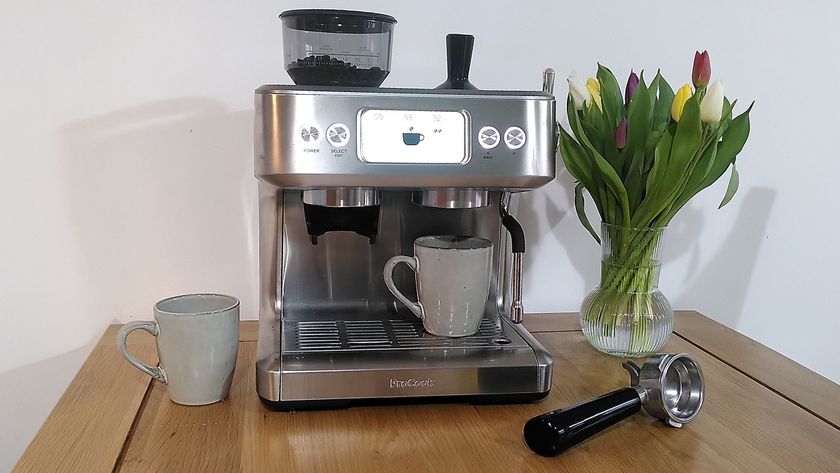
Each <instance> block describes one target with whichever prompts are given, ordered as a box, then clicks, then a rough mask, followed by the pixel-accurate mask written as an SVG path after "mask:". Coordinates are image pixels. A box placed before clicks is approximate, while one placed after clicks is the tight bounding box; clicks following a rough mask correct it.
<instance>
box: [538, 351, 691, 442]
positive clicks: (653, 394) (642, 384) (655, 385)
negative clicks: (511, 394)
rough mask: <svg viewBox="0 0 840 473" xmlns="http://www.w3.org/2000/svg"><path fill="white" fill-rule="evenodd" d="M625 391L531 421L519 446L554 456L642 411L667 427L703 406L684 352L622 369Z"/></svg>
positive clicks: (628, 363)
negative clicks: (627, 376)
mask: <svg viewBox="0 0 840 473" xmlns="http://www.w3.org/2000/svg"><path fill="white" fill-rule="evenodd" d="M621 366H623V367H624V368H625V369H626V370H627V371H628V372H629V373H630V384H631V387H629V388H623V389H619V390H617V391H613V392H611V393H608V394H604V395H603V396H599V397H596V398H594V399H590V400H588V401H584V402H582V403H580V404H576V405H573V406H571V407H567V408H563V409H557V410H554V411H551V412H547V413H545V414H542V415H540V416H537V417H534V418H533V419H531V420H529V421H528V422H527V423H526V424H525V432H524V433H525V442H526V443H527V444H528V446H529V447H530V448H531V450H533V451H534V452H536V453H539V454H540V455H543V456H555V455H558V454H560V453H562V452H563V451H565V450H567V449H569V448H571V447H574V446H575V445H577V444H578V443H580V442H582V441H584V440H586V439H587V438H589V437H591V436H593V435H595V434H596V433H598V432H600V431H602V430H604V429H606V428H607V427H610V426H612V425H614V424H616V423H618V422H619V421H621V420H623V419H626V418H627V417H630V416H631V415H633V414H635V413H637V412H639V410H641V409H644V411H645V413H646V414H647V415H649V416H651V417H653V418H656V419H659V420H661V421H663V422H664V423H665V424H666V425H669V426H671V427H677V428H679V427H682V426H683V424H686V423H688V422H691V421H692V420H694V418H695V417H696V416H697V413H698V412H699V411H700V407H701V406H702V405H703V392H704V388H705V386H704V381H703V372H702V371H701V370H700V365H698V364H697V361H695V360H694V358H692V357H691V356H690V355H687V354H685V353H676V354H675V353H663V354H657V355H654V356H652V357H650V358H648V359H647V360H646V361H645V363H644V364H643V365H642V366H641V367H639V366H638V365H636V364H635V363H633V362H632V361H625V362H624V363H622V365H621Z"/></svg>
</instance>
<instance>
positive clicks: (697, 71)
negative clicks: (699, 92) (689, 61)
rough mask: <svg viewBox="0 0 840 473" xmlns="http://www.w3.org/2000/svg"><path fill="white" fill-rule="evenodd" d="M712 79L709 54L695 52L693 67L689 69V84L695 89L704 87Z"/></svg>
mask: <svg viewBox="0 0 840 473" xmlns="http://www.w3.org/2000/svg"><path fill="white" fill-rule="evenodd" d="M711 77H712V64H711V62H709V53H708V52H706V51H703V52H702V53H701V52H700V51H697V52H695V53H694V67H693V68H692V69H691V82H693V83H694V87H695V88H698V89H699V88H701V87H706V86H707V85H709V79H710V78H711Z"/></svg>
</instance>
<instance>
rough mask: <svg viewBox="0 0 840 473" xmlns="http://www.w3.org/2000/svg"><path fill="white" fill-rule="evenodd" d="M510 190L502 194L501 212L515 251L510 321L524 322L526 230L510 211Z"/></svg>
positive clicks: (511, 246)
mask: <svg viewBox="0 0 840 473" xmlns="http://www.w3.org/2000/svg"><path fill="white" fill-rule="evenodd" d="M510 196H511V195H510V192H505V193H503V194H502V200H501V203H500V205H499V212H500V213H501V215H502V225H504V227H505V228H506V229H507V231H508V233H509V234H510V249H511V252H512V253H513V275H512V276H513V282H512V286H513V287H512V291H511V292H512V293H513V295H512V299H513V300H512V301H511V304H510V321H511V322H513V323H515V324H521V323H522V316H523V313H524V310H523V308H522V255H523V254H524V253H525V231H524V230H522V225H520V224H519V222H518V221H517V220H516V219H515V218H514V217H513V215H511V214H510V213H509V210H510Z"/></svg>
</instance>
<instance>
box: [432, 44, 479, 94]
mask: <svg viewBox="0 0 840 473" xmlns="http://www.w3.org/2000/svg"><path fill="white" fill-rule="evenodd" d="M474 42H475V37H474V36H473V35H469V34H453V33H450V34H448V35H446V73H447V77H446V82H444V83H443V84H440V85H439V86H437V87H436V88H437V89H468V90H476V86H474V85H472V84H471V83H470V81H469V76H470V63H471V62H472V51H473V43H474Z"/></svg>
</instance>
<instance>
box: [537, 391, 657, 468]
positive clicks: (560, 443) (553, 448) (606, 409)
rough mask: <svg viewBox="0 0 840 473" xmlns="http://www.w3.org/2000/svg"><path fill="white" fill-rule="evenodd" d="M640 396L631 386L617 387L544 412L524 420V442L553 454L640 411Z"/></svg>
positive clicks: (547, 454)
mask: <svg viewBox="0 0 840 473" xmlns="http://www.w3.org/2000/svg"><path fill="white" fill-rule="evenodd" d="M641 408H642V399H641V397H639V393H638V392H637V391H636V390H635V389H633V388H624V389H619V390H618V391H613V392H611V393H608V394H604V395H603V396H599V397H596V398H595V399H590V400H589V401H584V402H582V403H580V404H575V405H574V406H571V407H566V408H563V409H557V410H555V411H551V412H546V413H545V414H543V415H540V416H537V417H534V418H533V419H531V420H529V421H528V422H527V423H525V442H526V443H527V444H528V447H530V448H531V450H533V451H534V452H536V453H539V454H540V455H543V456H546V457H553V456H555V455H558V454H560V453H562V452H563V451H565V450H567V449H569V448H572V447H574V446H575V445H577V444H579V443H580V442H583V441H584V440H586V439H588V438H589V437H591V436H593V435H595V434H597V433H598V432H600V431H602V430H604V429H606V428H607V427H610V426H612V425H614V424H616V423H617V422H619V421H621V420H623V419H626V418H627V417H630V416H631V415H633V414H635V413H637V412H639V410H641Z"/></svg>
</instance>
